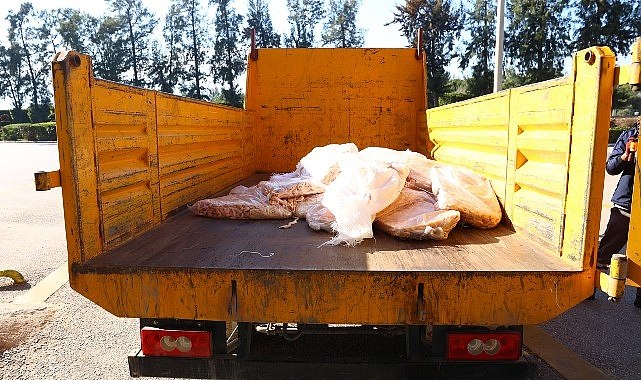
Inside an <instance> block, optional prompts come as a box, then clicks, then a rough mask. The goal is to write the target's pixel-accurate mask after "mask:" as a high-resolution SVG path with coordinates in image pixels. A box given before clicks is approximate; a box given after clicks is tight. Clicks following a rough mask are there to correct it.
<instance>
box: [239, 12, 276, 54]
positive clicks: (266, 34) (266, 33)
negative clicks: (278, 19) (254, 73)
mask: <svg viewBox="0 0 641 380" xmlns="http://www.w3.org/2000/svg"><path fill="white" fill-rule="evenodd" d="M252 29H254V30H255V37H256V46H257V47H260V48H273V47H279V46H280V35H279V34H278V33H276V32H274V27H273V25H272V19H271V17H270V16H269V8H268V7H267V3H265V2H263V0H249V3H248V9H247V28H246V29H245V35H246V36H247V37H249V36H250V33H251V30H252Z"/></svg>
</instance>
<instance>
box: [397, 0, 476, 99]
mask: <svg viewBox="0 0 641 380" xmlns="http://www.w3.org/2000/svg"><path fill="white" fill-rule="evenodd" d="M464 20H465V17H464V13H463V10H462V9H457V8H452V6H451V3H450V1H449V0H406V1H405V5H397V6H396V12H395V13H394V19H393V21H392V23H397V24H400V30H401V32H402V33H403V35H405V37H406V38H407V41H408V43H409V44H410V45H411V46H414V47H416V45H417V41H416V32H417V31H418V30H419V28H422V30H423V36H422V37H423V50H424V51H425V59H426V63H427V80H428V87H429V96H428V105H429V106H430V107H436V106H438V105H439V98H440V97H441V96H442V95H443V94H444V93H446V92H448V81H449V78H450V76H449V74H448V73H447V71H446V70H445V69H446V67H447V65H448V64H449V63H450V61H451V60H452V58H453V55H454V42H455V41H456V39H457V38H459V37H460V34H461V30H462V29H463V21H464Z"/></svg>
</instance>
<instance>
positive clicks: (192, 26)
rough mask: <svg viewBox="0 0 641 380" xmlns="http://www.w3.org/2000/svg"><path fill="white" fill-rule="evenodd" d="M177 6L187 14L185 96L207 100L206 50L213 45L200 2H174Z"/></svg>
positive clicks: (178, 0)
mask: <svg viewBox="0 0 641 380" xmlns="http://www.w3.org/2000/svg"><path fill="white" fill-rule="evenodd" d="M174 1H175V4H176V6H178V7H179V8H180V9H181V10H183V11H184V12H185V20H186V23H187V27H186V31H187V35H186V38H185V52H186V54H185V66H186V73H185V76H184V80H183V81H181V92H182V94H183V95H185V96H188V97H191V98H195V99H207V96H206V95H205V93H206V92H207V89H206V87H205V85H204V83H205V81H204V77H203V66H204V64H205V62H206V61H207V56H206V54H205V52H206V50H207V49H208V48H209V47H210V45H211V38H210V35H209V33H208V31H207V27H206V22H205V18H204V17H203V15H202V9H201V7H200V0H174Z"/></svg>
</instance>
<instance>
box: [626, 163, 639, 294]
mask: <svg viewBox="0 0 641 380" xmlns="http://www.w3.org/2000/svg"><path fill="white" fill-rule="evenodd" d="M637 159H638V158H637ZM637 163H638V161H637ZM631 211H632V212H631V213H630V232H628V248H627V252H626V253H627V255H628V284H630V285H634V286H639V287H641V239H639V236H641V170H639V165H637V171H636V177H635V179H634V190H633V191H632V210H631Z"/></svg>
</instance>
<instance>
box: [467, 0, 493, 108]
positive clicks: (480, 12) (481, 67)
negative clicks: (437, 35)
mask: <svg viewBox="0 0 641 380" xmlns="http://www.w3.org/2000/svg"><path fill="white" fill-rule="evenodd" d="M495 15H496V5H495V4H494V1H492V0H476V3H475V4H474V7H473V8H471V9H470V10H469V11H468V12H467V22H466V27H465V30H466V31H467V32H468V33H469V35H470V39H469V40H468V41H467V42H466V43H465V50H464V51H463V54H461V64H460V67H461V69H466V68H468V67H469V66H470V65H471V68H472V76H471V77H470V78H469V79H468V80H467V81H466V82H467V92H468V93H469V94H470V95H472V96H480V95H484V94H489V93H491V92H492V90H493V87H494V71H493V66H494V65H493V63H492V62H493V57H494V44H495V41H496V37H495V30H496V22H495V18H496V16H495Z"/></svg>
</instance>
